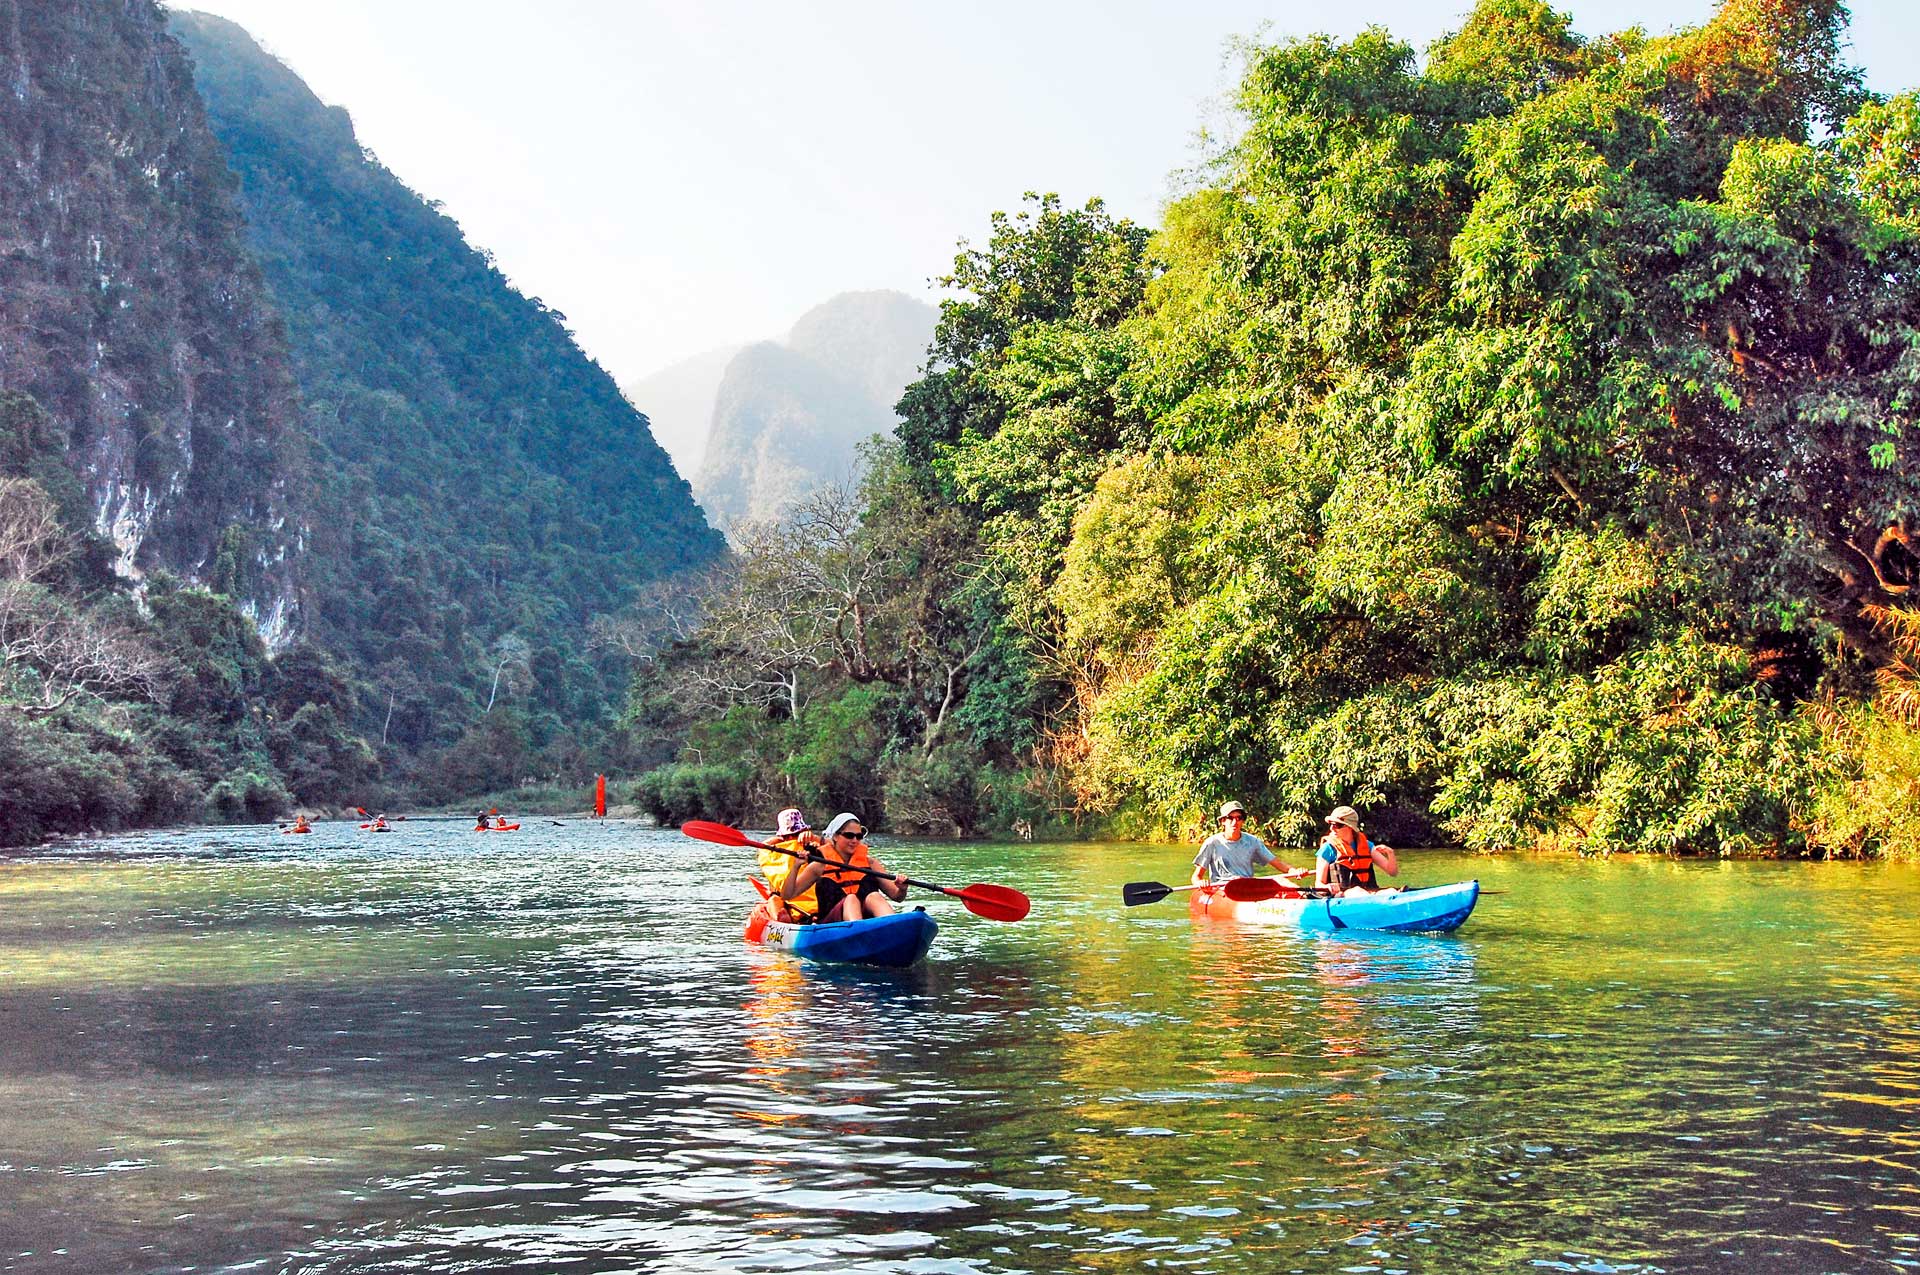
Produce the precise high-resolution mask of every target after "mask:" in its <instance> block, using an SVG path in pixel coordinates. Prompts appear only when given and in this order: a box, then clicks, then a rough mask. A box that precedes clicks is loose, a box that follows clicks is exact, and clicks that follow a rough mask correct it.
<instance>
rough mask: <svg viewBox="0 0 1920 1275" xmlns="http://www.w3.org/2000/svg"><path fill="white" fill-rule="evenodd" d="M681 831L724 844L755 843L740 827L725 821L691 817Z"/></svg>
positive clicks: (703, 839) (742, 844)
mask: <svg viewBox="0 0 1920 1275" xmlns="http://www.w3.org/2000/svg"><path fill="white" fill-rule="evenodd" d="M680 831H682V832H684V833H686V834H687V835H688V836H689V837H693V838H695V839H696V840H699V841H712V842H716V843H718V844H720V845H723V846H745V845H752V844H753V843H752V842H750V841H748V840H747V835H746V834H745V833H743V832H741V831H740V830H739V829H738V828H730V827H728V826H727V825H726V824H724V823H712V822H709V821H708V820H705V819H689V820H687V821H686V822H685V823H683V824H681V825H680Z"/></svg>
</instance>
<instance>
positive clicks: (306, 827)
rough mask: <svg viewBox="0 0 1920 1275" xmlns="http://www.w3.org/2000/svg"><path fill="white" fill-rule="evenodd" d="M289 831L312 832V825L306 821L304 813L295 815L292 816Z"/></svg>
mask: <svg viewBox="0 0 1920 1275" xmlns="http://www.w3.org/2000/svg"><path fill="white" fill-rule="evenodd" d="M290 831H293V832H312V831H313V825H312V824H310V823H308V822H307V817H306V816H305V815H295V816H294V817H293V827H292V829H290Z"/></svg>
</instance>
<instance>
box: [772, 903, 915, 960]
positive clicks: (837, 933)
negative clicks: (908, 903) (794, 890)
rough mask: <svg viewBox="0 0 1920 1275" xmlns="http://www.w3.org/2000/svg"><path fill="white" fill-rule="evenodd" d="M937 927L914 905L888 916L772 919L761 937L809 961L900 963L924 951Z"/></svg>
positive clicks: (912, 958) (913, 958)
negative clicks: (819, 921) (803, 921)
mask: <svg viewBox="0 0 1920 1275" xmlns="http://www.w3.org/2000/svg"><path fill="white" fill-rule="evenodd" d="M939 929H940V927H939V926H937V925H935V924H934V922H933V918H932V917H930V916H928V915H927V914H926V913H925V912H922V911H921V910H920V909H918V908H915V909H914V910H913V911H911V912H895V913H894V914H893V915H891V916H875V917H869V918H867V919H866V920H864V921H830V922H828V923H827V924H825V925H787V924H784V923H782V922H779V921H774V922H770V923H768V924H767V926H766V928H765V930H764V931H763V932H762V933H761V935H760V940H761V942H763V943H770V944H772V945H773V946H775V947H782V948H785V949H786V950H787V951H789V952H792V953H793V954H794V955H795V956H804V957H806V958H807V959H808V960H810V961H828V962H832V963H834V964H839V965H887V966H903V965H911V964H913V963H914V962H915V961H917V960H919V959H920V958H921V957H923V956H925V955H926V954H927V949H928V948H930V947H932V946H933V936H934V935H935V934H936V933H938V932H939Z"/></svg>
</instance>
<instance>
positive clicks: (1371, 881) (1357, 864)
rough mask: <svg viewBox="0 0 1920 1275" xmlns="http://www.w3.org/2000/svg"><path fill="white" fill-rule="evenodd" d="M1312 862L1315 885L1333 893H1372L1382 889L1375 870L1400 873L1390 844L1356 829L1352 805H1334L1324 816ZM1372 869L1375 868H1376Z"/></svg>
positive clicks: (1357, 818) (1357, 821) (1357, 823)
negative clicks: (1323, 830)
mask: <svg viewBox="0 0 1920 1275" xmlns="http://www.w3.org/2000/svg"><path fill="white" fill-rule="evenodd" d="M1318 860H1319V861H1318V862H1317V863H1316V864H1315V865H1314V873H1313V883H1314V885H1315V886H1317V887H1319V888H1320V889H1323V890H1325V891H1327V892H1328V893H1329V894H1333V895H1335V896H1338V895H1342V894H1376V893H1379V892H1380V891H1381V890H1382V889H1383V888H1384V889H1394V890H1397V889H1399V888H1400V887H1398V886H1386V887H1382V886H1381V884H1380V879H1379V873H1380V872H1384V873H1386V874H1387V875H1388V876H1390V877H1397V876H1399V875H1400V859H1399V857H1398V856H1397V855H1395V854H1394V852H1393V847H1392V846H1376V845H1374V844H1373V843H1372V842H1371V841H1369V840H1367V834H1366V833H1364V832H1362V831H1360V812H1359V811H1357V810H1355V809H1354V808H1353V807H1352V806H1336V807H1335V808H1334V811H1333V813H1332V814H1330V815H1328V816H1327V839H1326V840H1325V841H1322V842H1321V843H1320V853H1319V856H1318ZM1376 869H1377V870H1378V871H1376Z"/></svg>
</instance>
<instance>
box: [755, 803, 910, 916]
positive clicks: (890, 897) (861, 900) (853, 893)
mask: <svg viewBox="0 0 1920 1275" xmlns="http://www.w3.org/2000/svg"><path fill="white" fill-rule="evenodd" d="M866 835H867V832H866V828H865V827H864V826H862V824H861V823H860V816H858V815H850V814H838V815H835V816H834V817H833V822H832V823H830V824H828V825H827V836H826V845H825V846H823V847H822V848H820V849H818V850H815V851H813V852H812V853H811V854H809V855H808V856H807V862H806V863H804V864H802V865H801V866H800V870H799V871H798V872H796V873H794V874H793V875H792V876H791V877H788V878H787V886H786V891H799V890H804V889H806V888H807V887H809V886H812V887H814V889H815V890H816V891H817V897H818V898H819V900H820V912H819V917H820V919H821V920H822V921H859V920H862V919H864V918H866V917H871V916H888V915H890V914H891V913H892V912H893V910H894V908H893V905H894V904H895V903H897V902H898V901H900V900H901V899H904V898H906V897H907V879H906V878H905V877H903V876H900V875H899V874H898V873H891V874H889V873H888V869H887V868H886V867H885V866H884V865H882V864H881V863H879V862H878V861H877V860H875V859H874V857H873V856H872V855H871V854H870V853H868V851H867V845H866V842H865V841H864V840H863V838H864V837H865V836H866ZM861 869H871V870H872V872H866V871H861ZM874 872H877V873H881V874H884V875H880V876H875V875H872V873H874ZM784 892H785V891H783V893H784ZM789 897H791V895H789Z"/></svg>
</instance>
